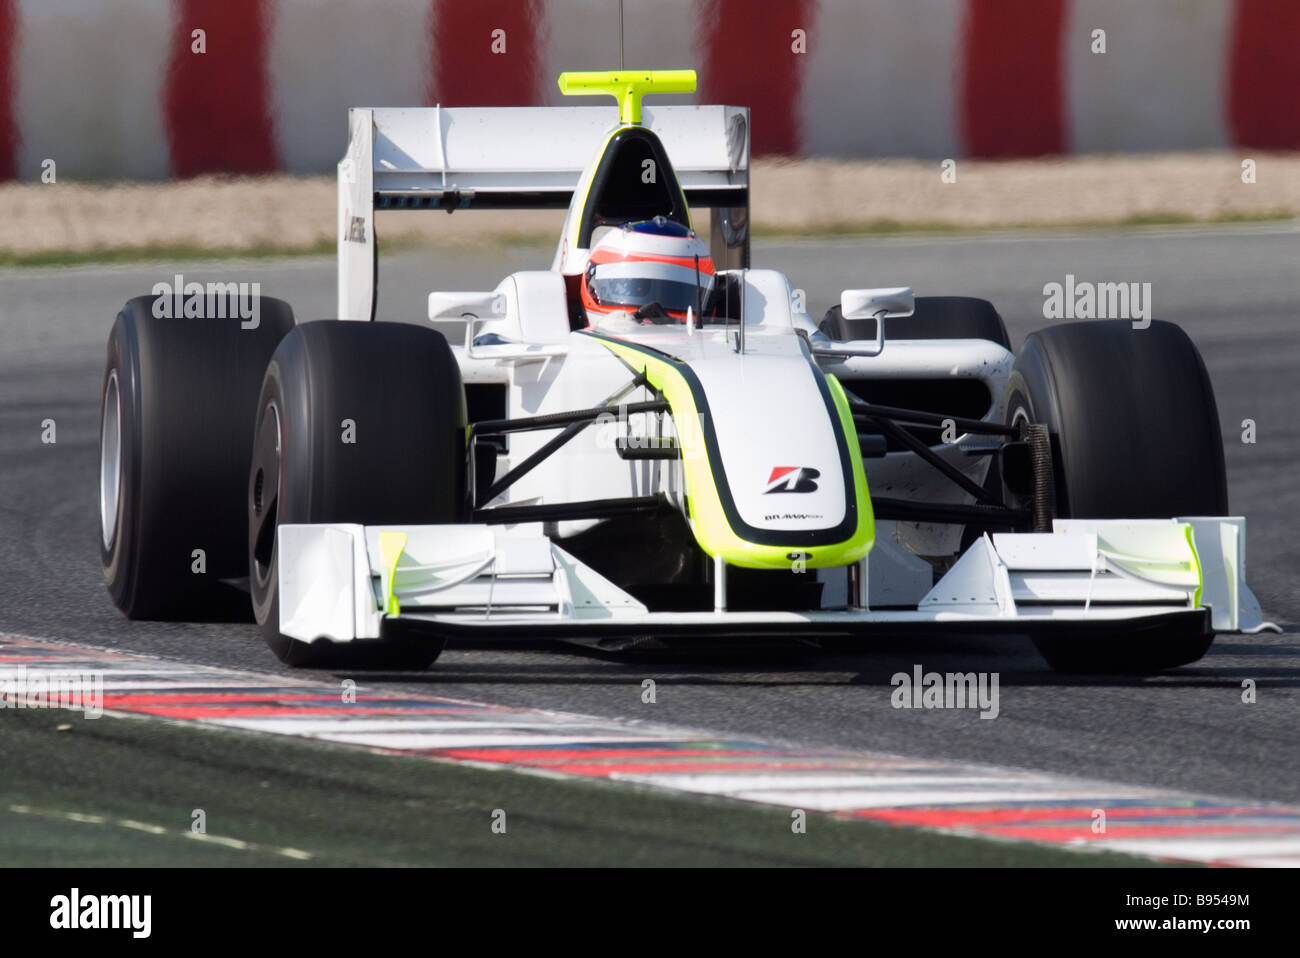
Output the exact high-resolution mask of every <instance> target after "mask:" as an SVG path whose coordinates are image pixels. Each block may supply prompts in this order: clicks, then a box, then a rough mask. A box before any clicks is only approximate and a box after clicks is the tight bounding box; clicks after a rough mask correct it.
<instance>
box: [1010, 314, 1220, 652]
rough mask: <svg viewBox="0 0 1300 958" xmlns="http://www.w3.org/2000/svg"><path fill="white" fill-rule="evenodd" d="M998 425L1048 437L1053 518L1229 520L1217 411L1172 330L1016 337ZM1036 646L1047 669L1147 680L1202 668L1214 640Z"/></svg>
mask: <svg viewBox="0 0 1300 958" xmlns="http://www.w3.org/2000/svg"><path fill="white" fill-rule="evenodd" d="M1006 398H1007V404H1006V421H1007V422H1008V423H1011V424H1017V423H1020V422H1029V423H1042V424H1044V425H1046V426H1047V429H1048V432H1049V434H1050V436H1051V442H1052V452H1053V463H1052V471H1053V473H1054V478H1055V489H1054V493H1055V499H1056V514H1057V515H1059V516H1062V517H1069V518H1080V519H1159V518H1171V517H1174V516H1217V515H1227V513H1228V485H1227V478H1226V470H1225V468H1224V461H1223V441H1222V438H1221V434H1220V430H1219V413H1218V409H1217V407H1216V405H1215V401H1214V390H1213V388H1212V386H1211V384H1210V379H1209V375H1208V374H1207V373H1206V371H1205V364H1204V362H1203V361H1202V359H1201V355H1200V353H1199V352H1198V351H1197V349H1196V346H1195V345H1194V344H1193V343H1192V341H1191V339H1189V338H1188V336H1187V334H1186V333H1185V332H1183V330H1182V329H1181V328H1180V327H1178V326H1175V325H1174V324H1172V323H1167V322H1160V321H1155V322H1152V323H1151V325H1150V326H1149V327H1147V328H1145V329H1135V328H1134V327H1133V325H1132V324H1131V323H1129V322H1127V321H1121V320H1114V321H1109V320H1108V321H1091V322H1079V323H1064V324H1061V325H1058V326H1051V327H1049V328H1047V329H1043V330H1039V331H1038V332H1036V333H1032V334H1031V335H1030V336H1029V337H1028V338H1026V340H1025V343H1024V345H1023V346H1022V347H1021V349H1020V353H1019V355H1018V356H1017V358H1016V364H1015V366H1014V368H1013V369H1012V372H1011V376H1010V378H1009V380H1008V383H1007V397H1006ZM1206 629H1208V624H1207V625H1206V627H1205V628H1201V627H1199V626H1198V627H1196V628H1194V629H1190V630H1188V631H1185V632H1177V633H1170V632H1164V633H1161V634H1160V635H1153V636H1150V637H1148V638H1142V637H1137V636H1129V637H1124V636H1118V637H1115V638H1114V639H1104V640H1097V639H1095V638H1088V639H1072V638H1070V637H1052V638H1046V637H1039V638H1036V639H1035V646H1036V647H1037V648H1038V651H1039V653H1040V654H1042V656H1043V658H1044V659H1046V660H1047V662H1048V664H1049V665H1051V666H1052V667H1053V668H1055V669H1058V670H1061V671H1069V672H1095V673H1116V672H1139V673H1141V672H1153V671H1159V670H1161V669H1167V668H1173V667H1175V666H1178V665H1185V664H1186V663H1188V662H1194V661H1196V660H1197V659H1199V658H1201V656H1203V655H1204V654H1205V653H1206V651H1207V650H1208V649H1209V647H1210V644H1211V643H1212V642H1213V640H1214V636H1213V633H1210V632H1208V631H1206Z"/></svg>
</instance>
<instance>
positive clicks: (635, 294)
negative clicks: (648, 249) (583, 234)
mask: <svg viewBox="0 0 1300 958" xmlns="http://www.w3.org/2000/svg"><path fill="white" fill-rule="evenodd" d="M695 278H696V274H695V269H694V267H693V266H679V265H677V264H675V263H656V262H631V263H605V264H601V265H598V266H592V267H591V268H590V269H589V270H588V273H587V287H588V289H590V290H591V295H592V297H593V298H594V299H595V300H596V302H598V303H600V304H601V305H602V306H627V307H630V308H632V309H636V308H638V307H641V306H644V305H646V304H647V303H658V304H659V305H660V306H662V307H663V308H664V309H667V310H672V311H674V312H684V311H685V310H686V308H687V307H688V306H689V307H691V308H694V307H695V305H696V303H697V302H702V301H703V300H704V299H705V297H707V296H708V295H709V290H711V289H712V288H713V274H712V273H706V272H704V270H700V273H699V288H698V291H697V289H696V282H695ZM697 296H698V300H697Z"/></svg>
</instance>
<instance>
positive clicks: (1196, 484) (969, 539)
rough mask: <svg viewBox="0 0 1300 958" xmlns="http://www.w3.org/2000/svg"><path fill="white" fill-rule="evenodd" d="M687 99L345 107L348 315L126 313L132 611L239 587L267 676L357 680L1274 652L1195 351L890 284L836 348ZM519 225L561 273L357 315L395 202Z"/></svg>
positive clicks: (1061, 664)
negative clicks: (909, 647) (791, 663)
mask: <svg viewBox="0 0 1300 958" xmlns="http://www.w3.org/2000/svg"><path fill="white" fill-rule="evenodd" d="M694 84H695V77H694V74H693V73H692V72H691V71H616V72H613V73H581V74H574V73H570V74H565V75H563V76H561V78H560V87H561V89H562V90H563V91H564V92H566V93H570V94H610V95H613V96H615V97H616V98H617V99H618V101H619V102H618V109H617V113H615V112H614V111H613V110H611V109H610V108H608V107H603V108H602V107H564V108H542V107H539V108H518V109H513V108H512V109H471V108H466V109H460V108H450V109H443V108H432V109H353V110H351V111H350V117H349V131H350V142H349V147H348V152H347V155H346V157H345V158H344V159H343V161H342V162H341V163H340V164H339V221H338V228H339V243H338V249H339V255H338V265H339V274H338V278H339V283H338V318H337V319H334V320H324V321H317V322H307V323H302V324H297V325H295V324H294V320H293V315H292V312H291V310H290V309H289V307H288V306H287V305H286V304H284V303H282V302H280V301H278V300H274V299H270V298H267V297H263V298H261V299H259V301H258V302H257V303H256V304H255V305H256V307H257V308H256V310H255V312H256V314H257V316H258V317H259V318H258V321H257V322H256V323H249V322H247V321H241V319H240V318H239V317H240V316H247V315H249V312H248V310H247V309H244V310H243V311H242V312H239V311H237V310H236V309H235V308H234V305H233V304H231V306H230V308H229V309H227V308H226V304H224V303H222V304H220V307H221V308H220V312H221V314H222V316H225V317H226V318H224V319H223V318H220V317H214V316H212V315H205V316H202V318H199V317H200V314H201V313H202V312H203V311H202V310H200V309H197V308H196V309H194V310H190V309H188V308H184V306H183V305H182V308H180V309H179V310H174V311H170V313H171V314H172V315H163V316H160V315H159V313H160V310H158V309H157V305H158V297H157V296H153V297H148V296H145V297H139V298H137V299H135V300H132V301H131V302H129V303H127V305H126V306H125V308H124V309H123V310H122V312H121V313H120V314H119V316H118V318H117V322H116V324H115V326H114V328H113V332H112V334H111V337H110V341H109V353H108V364H107V370H106V374H105V379H104V392H103V418H102V422H103V428H102V443H101V463H102V465H101V482H100V505H101V510H100V511H101V519H102V542H101V547H102V550H101V551H102V555H103V567H104V576H105V580H106V582H107V584H108V588H109V590H110V593H111V595H112V597H113V599H114V601H115V602H116V603H117V605H118V606H119V608H121V610H122V611H123V612H125V613H126V614H127V615H128V616H132V617H163V618H193V617H211V616H212V615H214V614H218V612H217V610H219V609H221V608H225V607H226V606H225V605H223V603H224V602H225V601H226V598H225V597H223V590H225V596H227V597H228V594H229V593H228V590H229V588H230V587H231V585H232V583H233V584H234V585H236V586H244V587H245V588H246V589H247V591H248V592H249V593H251V606H252V611H253V614H254V616H255V617H256V619H257V621H258V623H259V624H260V625H261V627H262V630H263V632H264V634H265V637H266V640H267V642H268V643H269V645H270V647H271V648H272V649H273V650H274V651H275V653H276V654H277V655H278V656H279V657H280V658H281V659H282V660H284V661H285V662H288V663H291V664H304V665H311V664H323V665H329V664H335V663H338V664H347V665H350V666H353V667H360V666H375V667H424V666H427V665H428V664H430V663H431V662H432V661H433V660H434V659H435V658H436V657H437V655H438V653H439V651H440V650H441V649H442V648H443V646H444V644H445V643H446V642H447V641H448V640H453V641H454V640H460V639H464V640H472V641H475V642H492V643H496V642H500V643H520V644H523V643H533V644H535V643H537V642H538V641H546V640H550V639H565V640H574V641H579V642H587V643H591V644H595V645H600V646H602V647H605V648H621V647H631V646H636V645H640V644H643V643H647V642H661V643H662V642H669V643H671V642H673V641H685V642H698V641H701V640H709V641H714V642H716V641H731V640H735V641H737V642H739V641H743V640H746V639H752V638H754V637H762V638H763V639H765V640H766V639H785V638H791V637H793V638H796V639H801V640H816V639H818V638H821V637H832V636H834V637H844V636H857V637H862V638H864V639H865V638H867V637H869V636H873V635H877V634H883V633H890V634H899V633H903V634H907V633H914V632H918V631H921V630H927V631H931V632H942V633H966V632H970V633H1013V634H1025V635H1028V636H1030V637H1032V639H1033V640H1034V642H1035V643H1036V645H1037V647H1038V648H1039V650H1040V651H1041V652H1042V653H1043V655H1044V656H1045V658H1046V659H1047V661H1048V662H1049V663H1050V664H1051V665H1053V666H1055V667H1057V668H1061V669H1067V670H1086V671H1100V672H1105V671H1150V670H1157V669H1162V668H1168V667H1172V666H1177V665H1181V664H1184V663H1188V662H1192V661H1194V660H1196V659H1198V658H1200V657H1201V656H1202V655H1203V654H1204V653H1205V651H1206V650H1207V649H1208V648H1209V646H1210V643H1211V642H1212V640H1213V637H1214V635H1215V634H1216V633H1223V632H1238V631H1249V630H1253V629H1258V628H1261V627H1263V626H1264V625H1265V624H1264V623H1262V622H1261V617H1260V610H1259V606H1258V604H1257V603H1256V601H1255V599H1254V597H1253V596H1252V595H1251V593H1250V590H1249V589H1248V588H1247V586H1246V582H1245V561H1244V555H1245V552H1244V549H1245V520H1244V519H1243V518H1241V517H1233V516H1229V515H1228V514H1227V513H1228V501H1227V483H1226V478H1225V473H1224V460H1223V450H1222V443H1221V439H1220V433H1219V423H1218V415H1217V412H1216V409H1215V402H1214V396H1213V392H1212V389H1211V386H1210V382H1209V379H1208V377H1207V375H1206V371H1205V368H1204V365H1203V364H1202V362H1201V359H1200V356H1199V354H1198V353H1197V350H1196V348H1195V346H1194V345H1193V344H1192V343H1191V341H1190V340H1189V339H1188V337H1187V336H1186V334H1185V333H1184V332H1183V331H1182V330H1181V329H1180V328H1179V327H1177V326H1175V325H1172V324H1169V323H1164V322H1153V323H1150V324H1149V325H1148V326H1147V327H1146V328H1142V329H1135V328H1133V326H1132V325H1131V324H1129V323H1125V322H1118V321H1117V322H1110V321H1094V322H1085V323H1070V324H1063V325H1057V326H1053V327H1050V328H1047V329H1044V330H1042V331H1040V332H1037V333H1034V334H1033V335H1031V336H1030V337H1028V339H1027V340H1026V342H1025V343H1024V345H1023V346H1022V347H1021V349H1020V351H1019V354H1018V355H1017V354H1014V353H1013V352H1012V350H1011V345H1010V342H1009V340H1008V337H1007V333H1006V330H1005V327H1004V326H1003V323H1002V320H1001V318H1000V316H999V315H998V313H997V311H996V310H995V309H994V307H993V306H992V305H991V304H989V303H988V302H986V301H983V300H979V299H973V298H968V297H955V296H936V297H924V296H922V297H916V296H914V295H913V292H912V290H911V289H908V288H901V287H896V288H883V289H880V288H872V289H859V288H852V289H846V290H844V291H843V293H842V295H841V297H840V302H839V303H838V304H836V305H835V306H834V307H833V308H832V309H830V310H829V311H828V312H827V313H826V314H825V316H824V317H823V318H822V319H821V320H820V321H815V320H814V319H813V318H812V316H811V315H810V314H809V312H808V311H807V309H808V307H807V304H806V302H805V297H804V295H803V293H802V292H801V291H800V290H799V289H797V288H796V287H795V285H794V284H793V283H792V282H791V281H790V280H789V279H788V278H787V277H786V276H785V275H783V274H782V273H781V272H779V271H776V270H772V269H757V268H751V267H750V264H749V230H748V209H749V113H748V110H746V109H744V108H740V107H730V106H665V107H658V108H651V107H646V108H645V109H644V110H643V109H642V105H641V98H642V96H643V95H645V94H647V93H659V92H686V91H690V90H693V89H694ZM518 208H555V209H563V208H567V210H568V215H567V219H566V221H565V225H564V231H563V235H562V236H561V238H560V241H559V244H558V247H557V249H556V253H555V257H554V260H553V262H552V264H551V267H550V268H549V269H541V270H535V271H523V272H517V273H513V274H511V275H509V276H507V277H505V278H504V279H503V280H502V281H501V283H500V285H498V286H497V287H496V288H495V289H492V290H473V291H434V292H432V293H431V294H430V295H429V300H428V302H429V309H428V319H429V320H430V321H432V322H431V323H430V324H412V323H390V322H376V321H374V320H375V316H374V311H375V305H374V304H375V285H376V275H377V270H378V256H377V245H376V238H375V231H374V213H375V211H376V210H377V209H378V210H447V211H452V210H462V209H464V210H474V209H518ZM693 208H694V209H695V210H697V211H698V210H702V209H706V208H707V209H708V210H710V213H709V217H710V228H709V232H708V242H707V243H706V242H705V241H704V240H703V239H702V238H701V237H700V236H699V235H697V233H696V231H695V229H694V226H693V223H692V209H693ZM195 295H198V293H197V292H196V293H195ZM210 306H211V304H210V303H209V307H210ZM162 312H164V313H168V312H169V311H167V310H164V311H162ZM209 312H211V309H209ZM180 317H189V318H180ZM433 324H438V325H439V327H440V328H442V329H449V328H450V329H454V330H456V331H457V332H456V335H455V336H454V337H452V338H454V339H455V342H454V343H449V342H448V338H447V337H445V336H444V335H443V334H442V333H440V332H439V331H437V330H436V329H435V328H434V326H433ZM199 552H201V553H202V555H203V559H204V561H203V568H202V571H201V572H199V571H196V565H195V556H196V555H197V554H199ZM245 576H246V577H247V578H246V580H244V577H245ZM240 601H241V602H244V603H246V602H247V601H248V600H247V599H246V598H245V599H241V600H240Z"/></svg>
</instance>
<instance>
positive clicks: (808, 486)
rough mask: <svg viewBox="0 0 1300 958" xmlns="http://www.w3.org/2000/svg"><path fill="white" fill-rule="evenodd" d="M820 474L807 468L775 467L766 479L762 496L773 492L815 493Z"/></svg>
mask: <svg viewBox="0 0 1300 958" xmlns="http://www.w3.org/2000/svg"><path fill="white" fill-rule="evenodd" d="M820 477H821V473H820V472H818V471H817V470H816V469H809V468H808V467H807V466H803V467H800V466H777V467H776V468H775V469H773V470H772V474H771V475H770V476H768V477H767V490H766V491H765V492H764V495H771V494H772V493H774V492H816V491H817V479H819V478H820Z"/></svg>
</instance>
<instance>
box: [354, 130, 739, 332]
mask: <svg viewBox="0 0 1300 958" xmlns="http://www.w3.org/2000/svg"><path fill="white" fill-rule="evenodd" d="M642 114H643V115H642V125H643V126H646V127H649V128H650V129H651V130H653V131H654V132H655V134H656V135H657V136H658V137H659V139H660V141H661V142H662V143H663V145H664V147H665V149H666V150H667V152H668V156H669V158H670V159H671V160H672V163H673V166H674V168H675V169H676V171H677V178H678V181H679V182H680V183H681V186H682V190H683V192H684V193H685V195H686V201H687V203H688V204H690V205H691V206H693V207H707V208H709V209H711V210H712V221H711V227H712V234H711V235H712V244H713V250H712V254H713V258H714V260H715V262H716V263H717V266H718V268H719V269H724V268H739V267H741V266H748V260H749V110H748V109H747V108H745V107H733V106H659V107H649V106H647V107H645V108H644V109H643V111H642ZM618 116H619V114H618V108H617V107H607V106H597V107H584V106H579V107H568V106H565V107H453V108H446V109H444V108H441V107H420V108H409V109H408V108H391V109H372V108H358V107H354V108H353V109H351V110H349V111H348V150H347V154H346V155H345V156H344V158H343V160H342V161H341V162H340V163H339V165H338V197H339V204H338V217H339V219H338V270H339V285H338V316H339V318H340V319H355V320H369V319H372V318H373V313H374V297H375V285H376V274H377V272H378V260H377V247H376V243H375V229H374V211H375V210H376V209H379V210H446V211H448V212H453V211H455V210H463V209H566V208H568V206H569V204H570V202H571V201H572V199H573V191H574V189H575V187H576V186H577V184H578V181H579V179H580V177H581V176H582V174H583V172H584V171H585V170H586V168H587V166H588V165H589V164H590V163H591V162H592V160H593V158H595V157H596V156H597V154H598V152H599V151H600V149H601V146H602V144H603V143H604V141H605V139H606V137H608V135H609V133H610V131H611V130H612V129H613V128H614V127H615V126H617V124H618Z"/></svg>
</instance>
